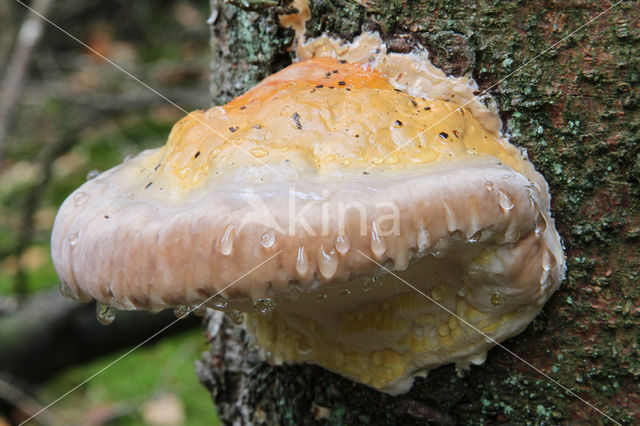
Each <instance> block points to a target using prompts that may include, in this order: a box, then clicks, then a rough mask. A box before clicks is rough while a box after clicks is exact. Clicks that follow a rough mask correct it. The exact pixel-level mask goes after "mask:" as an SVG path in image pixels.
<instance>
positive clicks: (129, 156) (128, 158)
mask: <svg viewBox="0 0 640 426" xmlns="http://www.w3.org/2000/svg"><path fill="white" fill-rule="evenodd" d="M133 157H134V155H133V154H129V155H127V156H125V157H124V160H122V162H123V163H126V162H127V161H129V160H131V159H132V158H133Z"/></svg>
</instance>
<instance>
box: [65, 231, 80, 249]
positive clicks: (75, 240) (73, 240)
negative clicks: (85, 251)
mask: <svg viewBox="0 0 640 426" xmlns="http://www.w3.org/2000/svg"><path fill="white" fill-rule="evenodd" d="M67 240H68V241H69V245H71V246H75V245H76V244H77V243H78V233H77V232H74V233H73V234H69V237H68V238H67Z"/></svg>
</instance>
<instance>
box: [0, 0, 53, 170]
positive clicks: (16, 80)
mask: <svg viewBox="0 0 640 426" xmlns="http://www.w3.org/2000/svg"><path fill="white" fill-rule="evenodd" d="M51 4H52V1H51V0H35V3H34V5H33V9H34V10H35V11H36V12H37V13H39V14H40V15H46V14H47V13H48V11H49V8H50V6H51ZM42 29H43V21H42V19H41V18H40V17H39V16H38V15H37V14H36V13H33V12H29V14H28V15H27V18H26V19H25V20H24V22H23V23H22V25H21V26H20V30H19V32H18V36H17V37H16V42H15V46H14V49H13V54H12V55H11V57H10V58H9V64H8V65H7V69H6V71H5V76H4V80H3V82H2V87H1V88H0V93H1V94H2V100H1V101H0V164H1V163H2V159H3V158H4V152H5V150H6V135H7V131H8V128H9V121H10V120H11V117H12V115H13V111H14V109H15V108H14V106H15V104H16V102H17V100H18V96H19V95H20V91H21V89H22V84H23V82H24V77H25V74H26V72H27V67H28V66H29V62H30V61H31V54H32V52H33V48H34V47H35V46H36V44H37V42H38V40H39V39H40V36H41V35H42Z"/></svg>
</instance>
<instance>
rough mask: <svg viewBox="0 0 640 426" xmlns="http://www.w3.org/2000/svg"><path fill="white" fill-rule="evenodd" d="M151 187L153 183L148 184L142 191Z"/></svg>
mask: <svg viewBox="0 0 640 426" xmlns="http://www.w3.org/2000/svg"><path fill="white" fill-rule="evenodd" d="M151 185H153V182H149V183H148V184H147V185H146V186H145V187H144V189H147V188H149V187H150V186H151Z"/></svg>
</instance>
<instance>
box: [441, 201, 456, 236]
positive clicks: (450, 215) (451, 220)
mask: <svg viewBox="0 0 640 426" xmlns="http://www.w3.org/2000/svg"><path fill="white" fill-rule="evenodd" d="M442 208H443V209H444V218H445V220H446V222H447V229H448V230H449V232H453V231H455V230H456V229H457V228H458V227H457V220H456V215H455V213H454V212H453V209H452V208H451V206H450V205H449V203H447V202H446V201H443V202H442Z"/></svg>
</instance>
